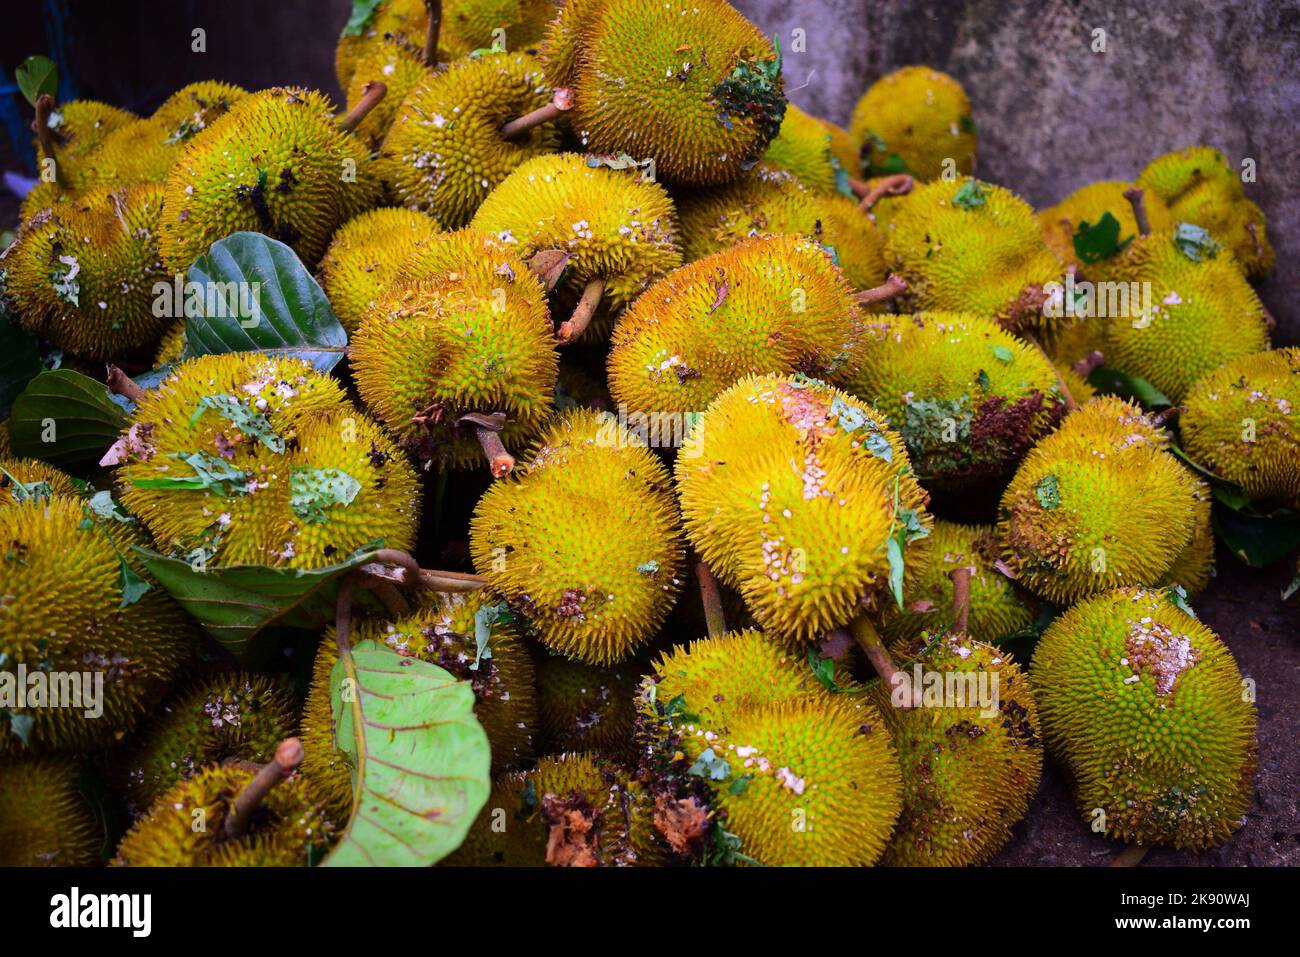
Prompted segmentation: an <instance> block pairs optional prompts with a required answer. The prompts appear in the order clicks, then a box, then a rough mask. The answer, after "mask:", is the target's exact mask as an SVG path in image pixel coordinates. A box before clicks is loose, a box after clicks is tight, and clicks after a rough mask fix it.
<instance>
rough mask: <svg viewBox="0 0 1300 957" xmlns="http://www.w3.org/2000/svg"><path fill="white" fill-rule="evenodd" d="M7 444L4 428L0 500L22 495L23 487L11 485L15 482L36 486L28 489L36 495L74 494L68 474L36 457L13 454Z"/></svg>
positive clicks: (0, 443)
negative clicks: (21, 456) (18, 457)
mask: <svg viewBox="0 0 1300 957" xmlns="http://www.w3.org/2000/svg"><path fill="white" fill-rule="evenodd" d="M7 444H8V429H6V430H5V441H3V442H0V503H2V504H9V503H11V502H13V501H15V500H17V499H20V498H23V497H24V492H23V490H21V489H15V482H20V483H22V484H23V485H27V486H32V485H35V486H37V488H35V489H32V490H31V491H32V492H33V493H34V494H35V495H37V496H42V495H46V494H51V495H74V496H75V495H76V494H77V489H76V486H74V485H73V484H72V478H71V477H70V476H68V475H66V474H65V473H63V472H61V471H59V470H58V469H56V468H55V467H54V466H53V465H50V464H49V463H47V462H42V461H40V460H39V459H16V458H13V457H12V456H11V455H10V454H9V450H8V448H7Z"/></svg>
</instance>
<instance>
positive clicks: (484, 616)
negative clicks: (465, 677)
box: [469, 602, 514, 671]
mask: <svg viewBox="0 0 1300 957" xmlns="http://www.w3.org/2000/svg"><path fill="white" fill-rule="evenodd" d="M512 621H514V615H513V614H511V612H510V606H509V605H507V604H506V603H505V602H499V603H498V604H495V605H484V606H483V607H482V608H480V609H479V610H478V611H476V612H475V613H474V645H475V655H474V663H473V664H471V665H470V666H469V670H470V671H478V668H479V664H480V663H482V662H483V661H484V660H485V659H487V658H491V657H492V626H493V625H496V624H498V623H500V624H503V625H505V624H509V623H510V622H512Z"/></svg>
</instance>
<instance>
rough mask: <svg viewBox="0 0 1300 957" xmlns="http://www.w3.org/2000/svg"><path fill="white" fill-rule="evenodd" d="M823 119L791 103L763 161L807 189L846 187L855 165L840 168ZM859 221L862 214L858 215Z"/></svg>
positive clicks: (826, 189)
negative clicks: (782, 171) (785, 173)
mask: <svg viewBox="0 0 1300 957" xmlns="http://www.w3.org/2000/svg"><path fill="white" fill-rule="evenodd" d="M828 126H829V124H827V123H826V122H825V121H824V120H819V119H818V118H817V117H815V116H810V115H808V114H807V113H805V112H804V111H803V110H801V109H799V107H797V106H795V105H794V104H793V103H789V104H787V105H786V108H785V117H784V118H783V119H782V120H781V130H780V132H779V133H777V135H776V138H775V139H773V140H772V142H771V143H769V144H768V147H767V152H766V153H764V154H763V162H764V163H769V164H771V165H772V166H775V167H777V168H779V169H783V170H787V171H788V172H790V173H792V174H793V175H795V176H797V177H798V178H799V182H801V183H803V184H804V185H805V186H807V187H808V188H809V189H814V190H817V191H819V192H823V193H833V192H837V191H839V189H840V187H841V186H843V187H844V188H846V189H847V188H848V181H847V179H845V177H847V176H849V175H850V174H851V175H857V172H858V169H857V162H856V161H854V162H853V164H852V165H850V166H848V167H842V166H841V165H840V162H839V160H838V159H837V158H836V156H835V153H834V152H833V151H832V149H831V132H830V129H829V128H828ZM858 218H859V220H860V219H861V218H862V214H861V213H859V214H858Z"/></svg>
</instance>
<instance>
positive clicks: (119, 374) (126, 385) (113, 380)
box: [105, 365, 149, 405]
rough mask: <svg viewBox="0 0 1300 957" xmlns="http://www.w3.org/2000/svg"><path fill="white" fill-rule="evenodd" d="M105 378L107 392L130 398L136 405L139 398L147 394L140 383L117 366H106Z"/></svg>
mask: <svg viewBox="0 0 1300 957" xmlns="http://www.w3.org/2000/svg"><path fill="white" fill-rule="evenodd" d="M105 379H106V381H107V384H108V391H109V392H112V393H113V394H114V395H120V396H122V397H124V398H127V399H130V400H131V401H132V402H134V403H135V404H136V405H139V404H140V400H141V399H143V398H144V397H145V396H146V395H148V394H149V393H148V391H147V390H146V389H145V388H144V386H142V385H140V383H138V382H136V381H135V380H134V379H132V378H131V377H130V376H129V375H127V374H126V373H125V372H123V371H122V370H121V369H119V368H118V367H117V366H112V365H111V366H109V367H108V375H107V376H106V377H105Z"/></svg>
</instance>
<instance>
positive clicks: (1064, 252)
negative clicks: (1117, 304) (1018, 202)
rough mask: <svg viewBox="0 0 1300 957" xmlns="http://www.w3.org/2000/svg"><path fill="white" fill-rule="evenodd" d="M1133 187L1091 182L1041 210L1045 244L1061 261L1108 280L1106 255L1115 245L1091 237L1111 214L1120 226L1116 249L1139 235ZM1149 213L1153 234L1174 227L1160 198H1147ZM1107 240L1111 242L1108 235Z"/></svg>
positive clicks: (1116, 237) (1094, 278) (1097, 279)
mask: <svg viewBox="0 0 1300 957" xmlns="http://www.w3.org/2000/svg"><path fill="white" fill-rule="evenodd" d="M1133 185H1134V184H1133V183H1125V182H1122V181H1118V180H1108V181H1105V182H1099V183H1089V184H1088V185H1087V186H1082V187H1080V188H1079V189H1076V190H1075V191H1074V192H1073V193H1071V194H1070V195H1069V196H1067V197H1065V199H1063V200H1061V201H1060V202H1059V203H1057V204H1056V205H1055V206H1050V207H1048V208H1047V209H1043V210H1040V211H1039V213H1038V222H1039V225H1040V226H1041V227H1042V230H1043V241H1044V242H1046V243H1047V246H1048V248H1049V249H1051V250H1052V252H1053V253H1055V254H1056V257H1057V258H1058V259H1060V260H1061V262H1063V263H1065V264H1066V265H1073V266H1077V267H1078V268H1079V269H1081V270H1082V272H1083V275H1084V276H1086V277H1087V278H1089V279H1091V280H1094V281H1104V280H1106V279H1107V278H1109V276H1110V263H1109V261H1108V259H1107V258H1105V257H1104V256H1103V253H1107V252H1108V251H1109V250H1110V249H1111V248H1112V246H1111V244H1109V243H1101V242H1097V243H1092V242H1090V240H1089V237H1090V236H1091V234H1092V231H1093V230H1097V229H1105V228H1106V227H1105V225H1104V224H1103V220H1104V219H1105V216H1106V214H1107V213H1109V214H1110V215H1111V216H1112V217H1113V218H1114V219H1115V221H1116V223H1117V224H1118V226H1119V229H1118V232H1117V233H1115V236H1114V243H1113V246H1114V247H1124V246H1127V245H1128V244H1129V243H1131V242H1132V241H1133V240H1134V239H1135V238H1136V237H1137V236H1138V224H1137V220H1136V219H1135V218H1134V213H1133V206H1132V204H1130V203H1129V201H1128V199H1127V198H1126V197H1125V195H1124V194H1125V192H1126V191H1128V190H1130V189H1132V188H1133ZM1146 212H1147V218H1148V222H1149V223H1150V228H1151V230H1152V231H1153V232H1160V231H1162V230H1165V229H1173V228H1174V217H1173V214H1172V213H1171V212H1169V207H1168V206H1166V205H1165V204H1164V202H1163V201H1161V199H1160V198H1159V197H1158V196H1155V195H1154V194H1148V195H1147V201H1146ZM1100 238H1101V237H1099V239H1100ZM1105 238H1106V239H1109V237H1108V236H1107V237H1105ZM1080 247H1082V249H1083V253H1082V255H1081V254H1080ZM1116 251H1118V250H1116ZM1098 257H1101V258H1098Z"/></svg>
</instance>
